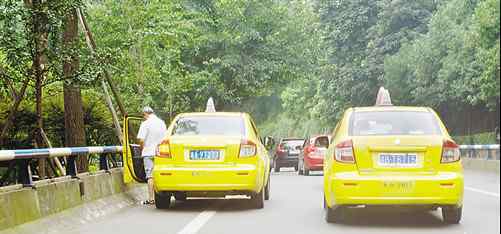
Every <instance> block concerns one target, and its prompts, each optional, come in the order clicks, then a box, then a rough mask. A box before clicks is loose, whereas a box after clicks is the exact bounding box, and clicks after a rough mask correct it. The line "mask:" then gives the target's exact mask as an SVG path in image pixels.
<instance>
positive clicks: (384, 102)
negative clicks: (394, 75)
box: [376, 87, 393, 106]
mask: <svg viewBox="0 0 501 234" xmlns="http://www.w3.org/2000/svg"><path fill="white" fill-rule="evenodd" d="M376 106H393V104H392V103H391V97H390V92H389V91H388V90H387V89H385V88H384V87H381V88H379V92H378V93H377V98H376Z"/></svg>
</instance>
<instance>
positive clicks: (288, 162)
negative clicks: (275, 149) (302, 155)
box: [275, 157, 299, 167]
mask: <svg viewBox="0 0 501 234" xmlns="http://www.w3.org/2000/svg"><path fill="white" fill-rule="evenodd" d="M275 160H276V164H277V165H278V166H281V167H295V166H297V165H298V162H299V157H276V158H275Z"/></svg>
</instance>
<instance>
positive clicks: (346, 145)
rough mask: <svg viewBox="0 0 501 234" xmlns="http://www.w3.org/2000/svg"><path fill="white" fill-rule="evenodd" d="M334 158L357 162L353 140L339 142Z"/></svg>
mask: <svg viewBox="0 0 501 234" xmlns="http://www.w3.org/2000/svg"><path fill="white" fill-rule="evenodd" d="M334 159H335V160H336V161H338V162H342V163H355V153H354V151H353V141H351V140H348V141H343V142H341V143H339V144H337V145H336V148H335V149H334Z"/></svg>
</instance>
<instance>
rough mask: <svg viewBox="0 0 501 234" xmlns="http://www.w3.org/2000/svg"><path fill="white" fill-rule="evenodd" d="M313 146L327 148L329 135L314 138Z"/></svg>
mask: <svg viewBox="0 0 501 234" xmlns="http://www.w3.org/2000/svg"><path fill="white" fill-rule="evenodd" d="M315 147H320V148H327V147H329V137H319V138H317V140H315Z"/></svg>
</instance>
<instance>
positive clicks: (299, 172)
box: [297, 160, 304, 175]
mask: <svg viewBox="0 0 501 234" xmlns="http://www.w3.org/2000/svg"><path fill="white" fill-rule="evenodd" d="M298 164H299V165H298V166H297V167H298V168H299V170H297V174H298V175H303V174H304V166H303V165H304V163H302V162H301V160H299V162H298Z"/></svg>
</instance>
